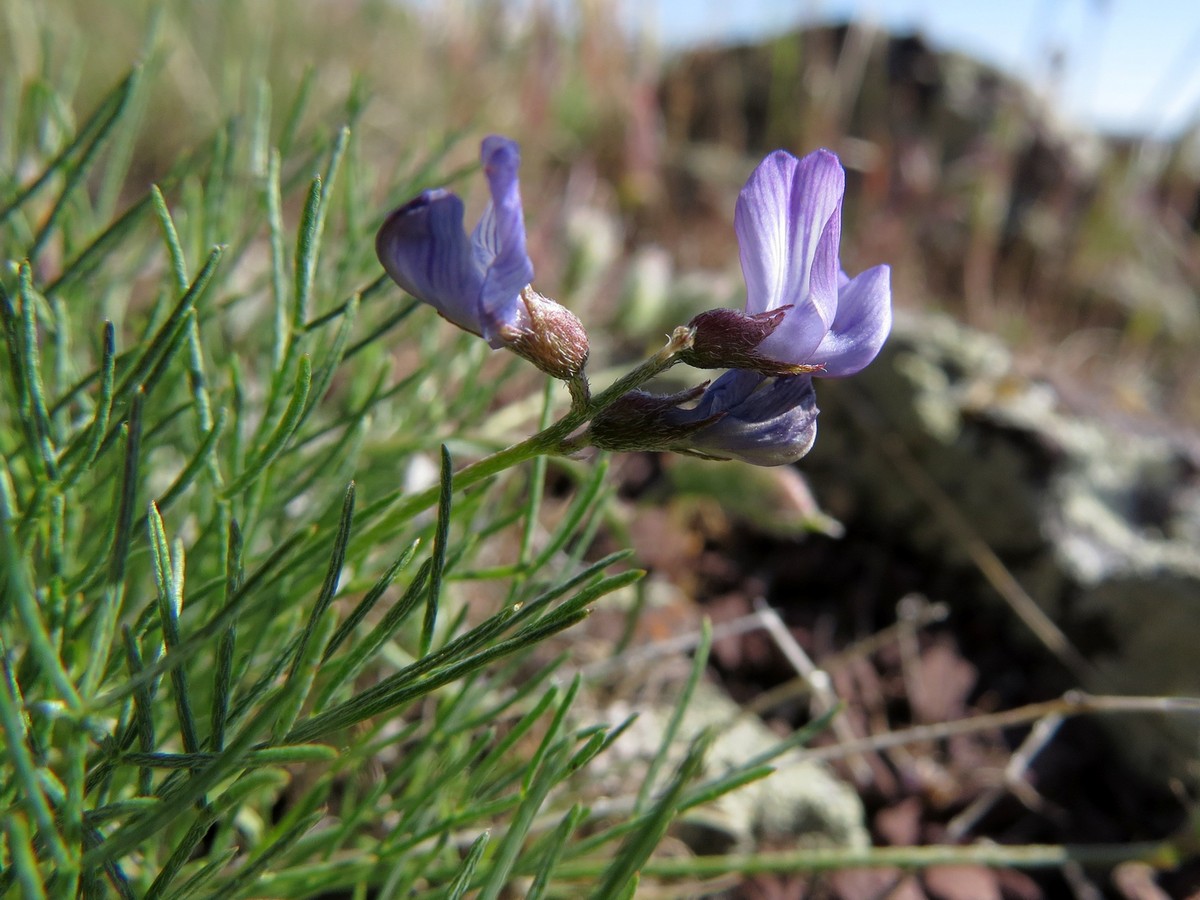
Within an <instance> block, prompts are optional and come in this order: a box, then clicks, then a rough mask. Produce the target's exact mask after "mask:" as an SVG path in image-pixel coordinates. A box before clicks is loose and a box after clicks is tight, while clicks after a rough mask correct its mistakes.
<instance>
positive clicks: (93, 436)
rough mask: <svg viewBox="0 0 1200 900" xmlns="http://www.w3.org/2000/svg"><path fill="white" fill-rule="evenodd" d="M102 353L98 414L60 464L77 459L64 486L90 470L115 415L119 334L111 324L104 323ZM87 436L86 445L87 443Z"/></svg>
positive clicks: (66, 452)
mask: <svg viewBox="0 0 1200 900" xmlns="http://www.w3.org/2000/svg"><path fill="white" fill-rule="evenodd" d="M101 353H102V358H101V361H100V392H99V394H98V395H97V397H96V411H95V413H94V415H93V416H92V422H91V424H90V425H89V426H88V427H87V430H86V431H84V432H80V434H79V435H78V436H77V438H76V440H75V441H73V442H72V443H71V444H70V445H68V447H67V449H66V450H65V451H63V455H62V458H61V459H60V460H59V462H60V463H63V464H65V463H66V461H67V460H68V459H69V458H70V457H72V456H75V462H74V464H73V465H72V466H71V468H70V469H69V470H68V471H67V473H66V475H64V476H63V483H64V484H65V485H68V486H69V485H71V484H74V482H75V480H76V479H77V478H78V477H79V476H80V475H81V474H82V473H83V472H85V471H87V470H88V469H90V468H91V466H92V463H94V462H95V461H96V456H97V455H98V454H99V452H100V442H101V441H102V440H103V439H104V433H105V432H106V431H107V430H108V418H109V416H110V415H112V406H113V379H114V374H115V372H116V363H117V339H116V330H115V329H114V328H113V323H112V322H105V323H104V338H103V350H102V351H101ZM85 436H86V443H84V438H85Z"/></svg>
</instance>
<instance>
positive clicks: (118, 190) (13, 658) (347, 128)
mask: <svg viewBox="0 0 1200 900" xmlns="http://www.w3.org/2000/svg"><path fill="white" fill-rule="evenodd" d="M10 24H11V23H10ZM153 46H154V37H153V33H152V36H151V37H150V38H149V39H148V40H147V42H146V47H148V48H152V47H153ZM164 66H165V61H164V59H163V58H162V57H160V56H157V55H155V54H154V53H153V52H149V51H148V52H147V53H146V55H145V57H144V60H143V62H142V63H141V64H139V65H138V66H135V67H133V68H132V69H130V70H129V71H128V72H127V73H126V74H125V75H124V76H123V77H121V78H120V79H119V80H118V81H117V82H116V83H115V84H114V85H113V86H112V87H111V88H110V89H109V90H108V92H107V93H106V94H104V95H103V96H102V97H101V98H100V99H98V100H96V101H95V102H94V103H93V104H92V106H91V110H90V112H87V113H86V114H83V115H80V116H78V118H77V109H76V103H77V100H76V98H75V96H74V91H73V88H74V82H73V81H72V80H71V79H70V78H68V77H66V75H65V74H64V73H63V72H58V73H55V72H53V71H48V72H45V73H43V75H42V76H40V77H38V78H37V79H35V80H34V81H33V82H31V83H29V84H28V85H27V86H26V89H25V90H23V91H22V92H21V93H20V95H19V96H17V95H14V94H13V93H12V92H11V91H10V92H9V93H8V94H6V98H5V106H4V109H3V115H4V121H3V122H0V126H2V127H5V128H6V129H7V127H8V126H10V125H12V126H13V130H11V131H8V132H7V134H8V136H7V137H6V142H7V146H6V147H5V148H4V153H5V154H6V159H5V167H6V170H5V171H3V172H0V191H2V193H0V221H2V222H3V231H2V232H0V252H2V254H3V259H4V260H5V261H6V262H5V268H4V270H3V271H2V272H0V324H2V327H3V336H4V340H3V346H2V349H0V663H2V664H3V667H4V673H3V674H4V683H3V686H2V687H0V726H2V728H3V746H4V751H3V756H2V757H0V809H2V810H3V819H4V823H5V824H4V829H3V843H2V846H0V865H2V867H3V870H2V872H0V894H5V893H6V892H8V891H13V890H15V891H19V892H20V893H21V894H22V895H24V896H29V897H40V896H55V897H65V896H76V895H81V896H104V895H108V894H114V893H115V894H116V895H118V896H124V897H190V896H212V897H216V896H220V897H239V896H273V897H293V896H294V897H300V896H312V895H316V894H319V893H320V892H321V891H326V890H334V889H340V890H347V891H357V892H360V894H361V892H363V891H366V890H368V889H375V890H377V891H378V892H379V895H380V896H400V895H403V894H406V893H408V892H409V891H411V890H416V889H420V890H422V891H425V892H430V893H433V894H437V893H438V892H440V894H441V895H443V896H447V897H460V896H463V895H464V894H465V893H466V892H468V891H482V892H483V893H482V895H483V896H497V895H499V893H500V892H501V891H502V890H503V889H504V887H505V885H506V884H507V883H508V882H509V881H510V880H511V879H512V878H517V877H520V878H523V879H527V880H528V883H529V884H530V885H531V886H532V890H533V893H534V894H535V895H537V894H540V893H543V892H547V891H550V892H553V890H554V884H555V882H556V876H555V871H556V869H557V867H558V866H559V864H560V863H562V862H564V861H566V860H570V859H572V858H574V859H576V860H578V858H579V857H580V853H581V852H583V850H585V849H586V852H587V853H588V854H591V855H592V856H599V857H604V856H605V854H606V853H607V854H615V853H617V850H618V848H617V842H618V841H619V840H620V839H622V837H623V836H625V835H627V834H630V835H633V837H631V838H630V841H631V842H632V843H629V844H628V845H627V846H626V847H625V848H624V849H622V850H621V851H620V855H619V856H617V857H616V860H617V861H618V862H619V865H618V866H616V867H615V868H612V869H610V870H608V871H607V874H606V875H605V878H606V879H607V880H606V883H610V882H611V884H612V885H615V886H621V889H622V890H625V889H627V886H628V885H629V884H632V883H633V882H634V879H636V870H637V864H638V862H639V860H644V859H645V858H646V856H647V855H648V853H649V852H650V850H652V849H653V844H654V843H656V842H657V839H658V838H659V837H660V836H661V834H662V828H663V827H665V826H664V823H665V822H666V821H668V820H669V818H670V815H671V814H672V813H673V811H674V810H675V808H676V806H677V800H678V798H679V795H680V791H682V790H683V787H684V786H685V785H686V784H687V783H688V782H689V781H690V780H691V778H692V777H693V775H694V774H695V773H694V771H693V770H694V769H695V768H696V764H697V762H698V759H699V757H698V756H697V754H696V753H693V754H692V755H691V756H689V758H688V759H689V761H688V763H686V764H685V766H684V768H683V769H682V770H681V771H680V773H678V774H677V775H676V776H675V778H674V780H672V781H671V782H670V784H669V786H668V789H667V792H666V793H665V794H663V795H662V799H661V800H658V801H654V802H650V801H651V800H653V796H652V790H651V789H652V787H653V783H652V782H651V781H650V780H648V781H647V782H646V784H645V787H644V790H643V796H644V797H645V798H646V800H647V808H646V810H645V811H644V812H639V813H638V814H637V815H636V816H634V818H633V819H631V820H630V824H632V826H633V827H634V831H632V832H629V831H627V830H625V829H609V830H607V831H605V830H604V829H603V828H601V827H600V826H601V825H602V824H603V823H602V820H600V819H599V818H598V817H597V816H593V814H592V813H591V812H589V810H588V808H587V806H586V804H585V803H583V802H580V801H581V798H582V797H583V796H584V795H583V794H582V793H581V792H580V791H579V790H578V789H577V788H576V787H574V786H573V785H575V784H576V782H577V781H578V780H579V779H580V778H581V770H583V769H584V768H585V767H586V766H587V765H588V764H589V763H590V762H591V761H593V760H594V759H595V758H596V757H597V756H598V755H599V754H601V753H603V752H604V751H605V750H606V749H607V748H608V747H610V746H611V744H612V742H613V741H614V740H615V739H616V737H617V736H618V735H619V734H620V732H621V731H622V730H623V728H624V725H622V726H618V727H616V728H611V727H608V726H596V725H582V726H581V725H580V724H579V723H577V722H576V720H575V717H574V715H573V713H572V704H573V702H574V701H575V699H576V696H577V693H578V691H579V689H580V682H579V680H578V679H576V680H575V681H573V682H571V683H570V684H569V686H566V687H564V686H561V685H556V684H555V683H554V682H555V680H556V678H557V677H558V676H557V675H556V670H557V668H558V667H559V666H561V663H562V657H561V656H560V657H557V658H556V657H554V656H553V655H552V654H550V655H547V654H546V653H545V652H542V653H534V652H533V651H534V650H536V649H537V648H538V647H539V645H541V644H542V643H543V642H545V641H546V640H548V639H550V638H552V637H553V636H555V635H557V634H559V633H560V632H562V631H563V630H565V629H567V628H570V627H571V626H572V625H574V624H576V623H578V622H579V621H580V620H582V619H583V618H584V617H586V615H587V613H588V609H589V607H590V606H591V605H592V604H594V603H596V602H598V601H602V599H603V598H604V596H605V595H607V594H609V593H611V592H613V591H616V590H619V589H622V588H625V587H627V586H628V585H630V584H632V583H633V582H634V581H636V580H637V579H638V578H639V577H640V573H639V572H637V571H636V570H628V569H626V568H623V567H622V565H623V560H624V558H625V555H626V554H621V553H618V554H613V555H610V556H608V557H605V558H603V559H600V560H598V561H596V562H592V563H590V564H588V563H584V562H583V561H582V560H583V558H584V555H585V553H586V552H587V550H588V548H589V545H590V543H591V538H592V536H593V535H594V533H595V529H596V527H597V523H598V522H599V515H598V514H599V512H600V510H601V509H602V507H603V505H604V503H605V500H606V497H607V492H606V491H605V490H604V476H605V471H606V469H605V466H604V465H602V464H601V465H598V466H596V467H595V468H593V469H584V468H581V467H575V466H565V467H557V468H561V471H562V474H563V475H564V476H565V477H566V478H568V479H575V480H576V481H577V486H576V491H575V495H574V500H573V501H572V502H571V503H570V504H569V505H568V507H567V508H566V511H565V514H564V515H563V516H561V517H560V518H558V519H557V520H556V521H554V522H553V523H552V524H549V525H547V524H544V523H542V520H543V518H544V516H543V510H542V505H543V501H544V495H543V489H542V485H543V481H544V479H545V478H546V477H547V468H548V465H550V464H548V463H547V461H546V460H545V459H544V458H538V459H537V460H536V461H535V462H532V463H530V460H532V459H534V458H535V457H537V455H538V454H539V453H540V452H541V449H542V448H541V447H540V446H539V445H536V444H529V443H528V442H526V444H522V445H518V447H516V448H510V450H508V451H502V452H500V453H498V454H495V455H493V456H492V457H488V459H487V460H485V461H484V463H482V464H479V465H477V466H474V467H469V468H468V469H463V468H462V467H461V466H458V465H456V463H455V458H454V457H455V456H456V455H463V456H479V455H480V451H481V450H482V451H483V452H486V451H488V450H492V449H495V448H496V446H497V443H496V437H495V436H494V435H492V434H490V433H489V428H490V426H489V424H488V421H489V416H490V414H491V413H492V412H493V411H494V410H495V409H496V408H497V406H498V405H499V401H498V399H497V398H498V397H499V396H501V395H502V394H503V395H505V396H517V397H520V396H521V395H522V394H523V393H524V394H528V393H529V392H530V391H533V392H535V393H534V396H535V397H536V392H537V391H538V390H539V388H538V387H537V385H536V384H532V383H529V382H528V381H521V380H520V378H522V377H527V375H522V374H521V370H520V367H519V365H516V364H514V363H513V362H512V361H510V360H507V359H505V360H498V359H496V358H493V357H492V356H491V355H489V354H487V353H486V351H485V349H483V348H482V346H481V345H480V344H479V343H477V342H473V341H471V340H469V339H461V338H459V337H456V333H455V332H453V330H452V329H444V328H439V327H434V323H435V322H436V320H435V319H434V317H433V316H432V315H431V314H430V313H429V312H427V311H424V312H421V313H420V314H419V315H412V314H413V312H414V304H412V303H411V302H406V301H405V300H403V299H402V298H401V297H399V296H398V292H396V291H395V290H394V289H393V288H391V287H388V286H387V283H385V281H384V280H383V279H382V278H381V277H380V276H379V273H378V267H377V265H376V264H375V262H374V257H373V254H372V253H371V250H370V248H371V246H372V239H373V232H374V229H375V227H376V226H377V225H378V222H379V219H380V218H381V215H382V213H383V212H384V211H385V209H386V203H385V202H383V201H381V200H380V199H379V197H378V196H376V195H375V193H374V191H373V190H372V185H371V183H372V181H373V180H374V178H373V175H372V173H371V172H370V171H369V170H368V169H367V168H366V166H365V164H364V163H363V161H362V155H361V154H360V152H359V143H358V140H359V139H358V136H357V134H358V132H357V130H356V123H357V121H358V119H359V113H360V111H361V99H360V97H359V95H358V94H356V93H354V92H352V93H351V96H350V97H349V98H348V99H346V100H345V102H344V104H343V105H342V106H341V107H340V108H338V107H333V108H330V109H321V110H315V111H314V110H310V109H308V108H307V106H306V104H307V103H308V102H309V97H310V94H311V87H312V80H311V79H305V80H303V81H301V82H300V84H299V85H298V87H296V88H295V90H294V95H292V96H284V97H282V98H278V99H276V98H274V97H273V91H272V89H271V87H270V86H269V82H268V81H267V80H265V79H263V80H260V81H259V82H257V84H256V86H255V90H253V91H251V92H248V93H249V95H250V98H251V99H250V100H249V101H248V102H247V103H246V104H244V105H242V106H240V107H238V108H236V109H232V110H231V114H230V115H229V117H228V118H226V119H225V120H224V121H222V122H221V123H220V124H219V125H217V127H216V128H215V130H214V131H213V133H212V134H211V136H210V137H209V139H208V140H206V141H204V142H203V143H202V144H200V145H199V146H196V147H190V148H186V149H184V150H183V151H182V154H181V156H180V157H179V159H178V160H177V161H175V162H173V163H172V164H170V165H169V166H168V167H167V168H166V169H165V171H164V172H163V173H162V175H161V177H158V178H157V180H156V183H154V184H142V183H140V180H139V177H138V176H136V175H135V174H134V173H133V166H134V160H135V156H136V154H135V153H134V152H133V150H132V148H135V147H138V146H141V145H144V144H145V143H146V142H147V140H149V136H148V134H147V131H148V130H149V129H152V128H154V127H155V126H154V124H153V122H152V121H151V120H150V119H148V118H147V116H146V112H145V111H146V109H147V106H148V102H149V97H150V94H149V93H148V92H149V90H150V87H149V86H150V85H151V84H153V83H154V80H155V79H156V78H159V77H161V76H162V75H163V72H164V71H165V69H164ZM16 74H17V73H14V75H16ZM89 87H90V85H89ZM280 101H281V102H280ZM273 109H283V110H286V112H285V114H284V115H282V116H278V115H276V114H273V113H272V110H273ZM308 119H316V120H319V121H321V122H322V123H324V124H323V125H322V126H320V127H317V128H315V129H311V128H308V127H306V126H305V125H304V123H305V122H306V121H307V120H308ZM37 122H46V123H47V128H41V129H39V128H34V127H31V123H37ZM51 122H52V123H53V127H49V123H51ZM330 125H332V126H335V127H329V126H330ZM451 143H452V142H447V144H446V146H445V147H443V148H442V149H443V150H446V149H449V147H450V146H451ZM407 166H408V172H407V177H404V176H402V177H400V179H399V181H398V183H395V184H391V185H389V190H390V192H391V193H394V195H396V196H402V195H404V194H407V193H409V192H412V191H415V190H416V189H418V188H419V187H421V186H424V185H425V184H426V183H428V181H429V180H431V179H434V178H437V177H439V175H440V176H442V177H445V178H449V177H451V176H452V174H453V173H451V172H449V171H446V170H445V168H444V166H443V164H442V162H441V160H440V158H438V157H435V158H432V159H422V158H419V157H418V155H417V154H413V155H412V158H411V159H410V161H409V162H408V163H407ZM289 220H291V221H289ZM397 347H399V348H403V349H402V351H401V352H402V353H403V355H404V362H403V363H402V364H399V365H398V364H397V361H396V356H395V352H396V351H395V350H394V348H397ZM485 384H486V385H489V386H490V387H489V388H488V389H481V388H480V386H481V385H485ZM467 388H469V389H467ZM562 399H563V398H559V397H557V395H556V393H555V391H554V390H553V389H551V390H550V391H549V392H548V393H546V394H545V396H544V397H543V404H544V408H545V413H544V415H543V418H542V424H543V426H546V425H548V424H549V422H550V421H551V416H550V413H551V409H552V406H553V405H554V404H555V403H556V402H561V401H562ZM519 402H523V401H519ZM565 434H566V430H565V428H564V429H563V434H562V435H559V439H561V437H563V436H565ZM439 444H441V445H442V446H441V450H440V478H439V479H438V480H437V481H436V483H435V484H432V485H429V486H426V485H422V484H420V483H419V479H420V473H421V472H422V471H423V467H426V468H427V467H430V466H433V465H435V464H434V463H433V460H434V459H437V458H438V454H439V451H438V449H437V448H438V446H439ZM452 451H453V452H452ZM488 460H491V462H488ZM525 463H528V465H524V466H523V465H522V464H525ZM456 472H458V473H465V474H463V477H462V478H461V479H460V478H459V477H458V475H456ZM408 482H413V484H414V486H413V487H408V486H406V484H407V483H408ZM467 488H470V490H466V489H467ZM435 508H436V511H434V509H435ZM539 523H542V524H539ZM504 541H510V542H511V546H513V547H517V548H519V549H517V550H515V551H514V558H513V561H512V562H511V563H509V564H505V565H501V566H488V565H485V564H484V563H483V562H482V561H481V560H482V559H483V558H484V551H486V550H488V548H489V546H491V545H494V544H497V543H502V542H504ZM484 588H488V589H489V590H488V591H485V590H484ZM496 597H500V598H502V599H500V600H499V602H497V601H496V599H495V598H496ZM487 598H492V599H487ZM418 607H420V608H421V609H422V611H423V613H422V615H416V612H417V609H418ZM701 664H702V663H701ZM697 671H699V670H697ZM626 724H628V723H626ZM664 753H665V744H664ZM585 832H587V833H590V835H591V837H590V839H589V843H588V844H587V845H586V847H585V846H584V845H582V844H581V843H580V835H581V834H583V833H585ZM489 835H490V837H489ZM634 838H636V840H634ZM606 848H608V849H607V850H606Z"/></svg>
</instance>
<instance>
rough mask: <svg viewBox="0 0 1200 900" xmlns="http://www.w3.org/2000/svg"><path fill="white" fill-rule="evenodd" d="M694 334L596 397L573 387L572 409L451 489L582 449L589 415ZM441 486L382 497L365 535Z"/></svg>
mask: <svg viewBox="0 0 1200 900" xmlns="http://www.w3.org/2000/svg"><path fill="white" fill-rule="evenodd" d="M693 336H694V332H693V330H692V329H690V328H687V327H685V326H682V325H681V326H679V327H678V328H676V329H675V331H674V332H673V333H672V335H671V337H670V338H669V339H668V341H667V343H666V346H664V347H663V348H662V349H661V350H659V351H658V352H657V353H655V354H654V355H653V356H651V357H650V358H649V359H647V360H646V361H645V362H643V363H642V364H641V365H640V366H638V367H637V368H636V369H634V370H633V371H631V372H629V373H628V374H627V375H624V376H622V377H621V378H618V379H617V380H616V381H615V382H613V384H612V385H610V386H609V387H607V388H605V389H604V390H603V391H601V392H600V393H599V394H596V395H595V396H594V397H590V398H588V391H587V388H586V385H584V386H583V387H582V389H581V388H580V387H579V385H574V386H572V390H571V393H572V396H573V397H574V398H575V400H574V402H573V403H572V408H571V410H570V412H568V413H567V414H566V415H565V416H563V417H562V418H561V419H559V420H558V421H557V422H555V423H554V424H553V425H551V426H550V427H549V428H544V429H543V430H541V431H539V432H538V433H537V434H535V435H533V436H532V437H529V438H526V439H525V440H523V441H521V442H520V443H518V444H513V445H512V446H511V447H506V448H505V449H503V450H499V451H497V452H495V453H493V454H491V455H490V456H485V457H484V458H483V459H480V460H476V461H475V462H473V463H471V464H470V465H468V466H464V467H463V468H462V469H461V470H459V471H458V472H455V473H454V487H455V489H456V490H463V489H465V488H469V487H471V486H472V485H475V484H478V483H479V482H481V481H485V480H486V479H488V478H491V477H492V476H493V475H496V474H499V473H500V472H503V471H504V470H505V469H511V468H512V467H513V466H517V465H520V464H521V463H523V462H525V461H526V460H530V459H533V458H535V457H538V456H568V455H570V454H572V453H575V452H577V451H579V450H582V449H583V448H584V447H586V446H587V444H586V443H585V442H584V441H581V440H580V439H578V438H574V439H573V438H572V437H571V436H572V435H573V434H574V433H575V432H576V431H578V430H579V428H580V426H582V425H584V424H585V423H586V422H588V421H589V420H590V419H592V418H593V417H594V416H595V415H596V414H597V413H598V412H600V410H602V409H605V408H606V407H608V406H611V405H612V404H613V403H615V402H616V401H617V400H618V399H620V398H621V397H623V396H624V395H625V394H627V393H629V391H632V390H634V389H635V388H638V387H640V386H641V385H643V384H645V383H646V382H647V381H649V380H650V379H651V378H654V377H655V376H656V375H659V374H661V373H662V372H665V371H666V370H667V369H669V368H670V367H671V366H673V365H674V364H675V363H676V362H678V361H679V359H678V354H679V353H680V352H681V351H683V350H686V349H687V348H688V347H690V346H691V345H692V339H693ZM440 492H441V485H440V484H437V485H434V486H433V487H430V488H428V489H426V490H424V491H421V492H420V493H418V494H412V495H410V496H408V497H404V498H402V499H401V500H400V501H399V502H398V503H396V504H395V505H391V499H390V498H385V499H384V500H382V501H379V503H378V504H374V505H372V506H369V507H368V508H367V509H366V510H365V511H364V517H369V516H371V515H372V514H379V513H380V512H381V511H382V508H383V507H384V506H389V507H390V508H389V509H388V511H387V515H386V516H385V517H384V518H383V519H381V520H380V521H379V522H378V523H376V524H375V525H374V526H372V528H371V529H370V530H369V532H368V534H371V533H375V532H378V531H388V530H391V529H393V528H395V527H396V526H398V525H400V524H401V523H403V522H406V521H408V520H409V519H410V518H412V517H413V516H414V515H416V514H417V513H419V512H422V511H424V510H426V509H429V508H430V507H432V506H434V505H435V504H436V503H437V501H438V496H439V494H440Z"/></svg>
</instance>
